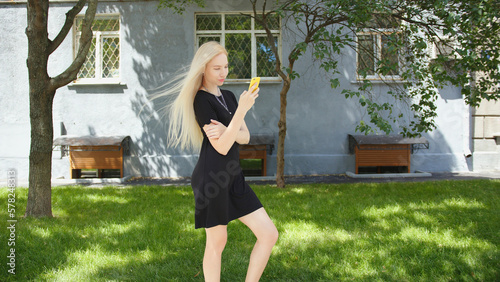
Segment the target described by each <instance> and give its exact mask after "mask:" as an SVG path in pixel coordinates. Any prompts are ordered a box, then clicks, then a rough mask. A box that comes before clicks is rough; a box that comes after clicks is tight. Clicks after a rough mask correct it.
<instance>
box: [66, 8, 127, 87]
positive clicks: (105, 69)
mask: <svg viewBox="0 0 500 282" xmlns="http://www.w3.org/2000/svg"><path fill="white" fill-rule="evenodd" d="M82 24H83V17H77V18H76V20H75V31H76V34H75V35H76V36H75V54H76V51H77V50H78V47H79V43H80V37H81V32H82V31H81V29H82ZM92 32H93V38H92V44H91V46H90V49H89V52H88V54H87V58H86V60H85V62H84V64H83V65H82V68H81V69H80V72H79V73H78V80H110V79H119V78H120V19H119V16H109V15H106V16H99V15H96V18H95V19H94V22H93V23H92Z"/></svg>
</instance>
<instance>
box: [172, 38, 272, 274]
mask: <svg viewBox="0 0 500 282" xmlns="http://www.w3.org/2000/svg"><path fill="white" fill-rule="evenodd" d="M227 75H228V58H227V51H226V50H225V49H224V47H222V46H221V45H220V44H219V43H217V42H208V43H205V44H203V45H202V46H201V47H200V48H199V49H198V51H197V52H196V54H195V56H194V58H193V61H192V63H191V66H190V69H189V70H188V72H187V73H186V74H185V75H183V76H182V77H183V80H182V81H181V83H178V84H177V86H176V87H174V88H172V89H170V90H169V91H168V92H167V93H165V94H167V95H168V94H175V93H178V96H177V97H175V99H174V100H173V102H172V104H171V105H170V107H169V118H170V119H169V121H170V131H169V133H170V141H171V145H174V146H177V145H180V146H181V147H183V148H186V147H192V148H199V147H200V145H201V150H200V157H199V160H198V163H197V164H196V167H195V169H194V171H193V174H192V178H191V185H192V188H193V193H194V198H195V228H205V231H206V246H205V255H204V257H203V273H204V276H205V280H206V281H219V280H220V271H221V256H222V251H223V250H224V247H225V245H226V241H227V224H228V223H229V222H230V221H232V220H234V219H239V220H240V221H241V222H243V223H244V224H245V225H247V226H248V227H249V228H250V229H251V230H252V232H253V233H254V234H255V236H256V237H257V242H256V243H255V246H254V248H253V250H252V254H251V256H250V264H249V266H248V271H247V276H246V281H258V280H259V279H260V277H261V275H262V273H263V271H264V268H265V267H266V264H267V261H268V259H269V256H270V254H271V250H272V248H273V246H274V244H275V243H276V241H277V239H278V231H277V229H276V227H275V226H274V224H273V222H272V221H271V219H270V218H269V216H268V215H267V213H266V211H265V209H264V208H263V207H262V204H261V203H260V201H259V199H258V198H257V196H256V195H255V193H254V192H253V191H252V189H251V188H250V186H248V184H247V183H246V182H245V179H244V176H243V172H242V170H241V167H240V165H239V152H238V144H247V143H248V141H249V140H250V133H249V132H248V128H247V126H246V124H245V121H244V118H245V115H246V113H247V112H248V110H250V108H251V107H252V106H253V105H254V103H255V99H256V98H257V97H258V96H259V88H257V89H253V88H252V89H251V90H250V91H243V93H242V94H241V96H240V98H239V101H237V100H236V98H235V96H234V94H233V93H232V92H230V91H227V90H221V89H220V88H219V87H220V86H222V85H223V84H224V80H225V79H226V77H227ZM178 90H180V91H178ZM252 90H253V91H252Z"/></svg>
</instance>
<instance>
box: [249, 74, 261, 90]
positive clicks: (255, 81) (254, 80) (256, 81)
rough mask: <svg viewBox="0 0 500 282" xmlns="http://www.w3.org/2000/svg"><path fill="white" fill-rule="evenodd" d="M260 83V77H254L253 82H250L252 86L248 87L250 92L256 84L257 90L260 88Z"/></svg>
mask: <svg viewBox="0 0 500 282" xmlns="http://www.w3.org/2000/svg"><path fill="white" fill-rule="evenodd" d="M259 82H260V77H253V78H252V80H251V81H250V86H249V87H248V90H250V88H252V86H254V84H255V85H256V86H255V89H257V87H259Z"/></svg>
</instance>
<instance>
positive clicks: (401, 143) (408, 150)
mask: <svg viewBox="0 0 500 282" xmlns="http://www.w3.org/2000/svg"><path fill="white" fill-rule="evenodd" d="M416 148H427V149H428V148H429V141H427V139H425V138H423V137H420V138H405V137H403V136H401V135H349V151H350V152H351V153H354V154H355V158H356V174H358V173H359V168H360V167H376V168H377V173H380V172H381V167H405V168H406V172H408V173H410V169H411V154H412V153H413V151H414V150H415V149H416Z"/></svg>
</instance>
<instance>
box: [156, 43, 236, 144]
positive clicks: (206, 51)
mask: <svg viewBox="0 0 500 282" xmlns="http://www.w3.org/2000/svg"><path fill="white" fill-rule="evenodd" d="M221 53H224V54H226V55H227V51H226V49H225V48H224V47H222V46H221V45H220V44H219V43H218V42H215V41H210V42H207V43H205V44H203V45H201V46H200V48H198V51H196V54H195V55H194V57H193V61H192V62H191V66H190V67H189V70H188V71H187V72H185V73H183V74H180V75H178V76H177V77H176V78H175V79H173V80H172V81H173V82H174V84H173V86H172V87H170V88H168V89H167V90H166V91H164V92H163V93H160V94H159V95H158V96H157V97H155V98H154V99H156V98H159V97H166V98H170V99H169V100H168V101H167V106H166V107H165V110H166V111H167V116H168V120H169V132H168V146H170V147H178V146H180V147H181V149H183V150H184V149H199V148H200V147H201V142H202V141H203V134H202V132H201V130H200V128H199V126H198V123H197V121H196V116H195V114H194V107H193V102H194V97H195V96H196V93H197V92H198V89H199V88H200V87H201V85H202V81H203V73H204V71H205V66H206V65H207V64H208V63H209V62H210V61H211V60H212V59H213V58H214V57H215V56H217V55H219V54H221ZM176 95H177V96H176Z"/></svg>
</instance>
